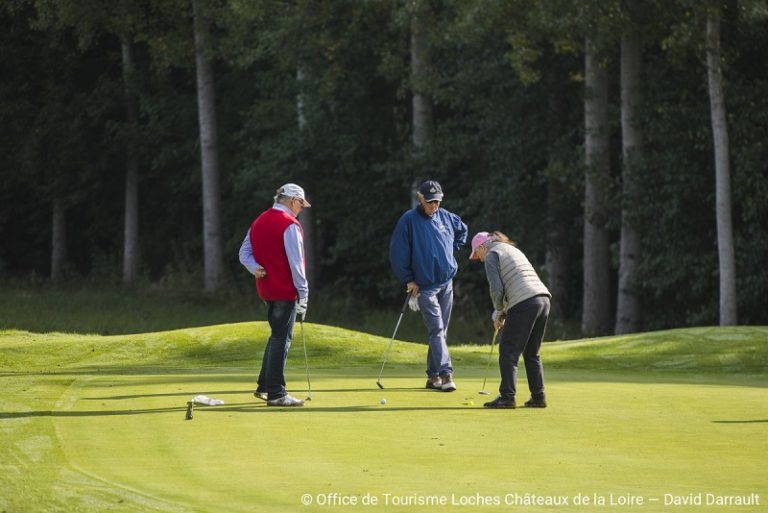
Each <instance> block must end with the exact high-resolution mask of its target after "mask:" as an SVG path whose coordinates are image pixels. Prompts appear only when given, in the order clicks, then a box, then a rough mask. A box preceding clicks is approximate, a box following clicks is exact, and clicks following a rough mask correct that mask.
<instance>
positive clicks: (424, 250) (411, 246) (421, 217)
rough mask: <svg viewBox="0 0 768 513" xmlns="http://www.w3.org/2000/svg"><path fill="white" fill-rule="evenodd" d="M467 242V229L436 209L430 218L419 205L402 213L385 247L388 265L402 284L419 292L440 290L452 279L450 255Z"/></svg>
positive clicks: (453, 269) (453, 264) (453, 260)
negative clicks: (411, 283) (387, 251)
mask: <svg viewBox="0 0 768 513" xmlns="http://www.w3.org/2000/svg"><path fill="white" fill-rule="evenodd" d="M466 242H467V225H466V224H464V223H463V222H462V220H461V218H460V217H459V216H457V215H456V214H452V213H451V212H448V211H447V210H445V209H443V208H440V209H439V210H438V211H437V212H435V214H434V215H433V216H432V217H429V216H427V215H426V214H425V213H424V210H422V208H421V206H420V205H417V206H416V207H415V208H413V209H411V210H409V211H407V212H406V213H404V214H403V215H402V216H401V217H400V220H399V221H398V222H397V226H395V231H394V233H393V234H392V240H391V241H390V243H389V262H390V264H391V265H392V270H393V271H394V272H395V274H396V275H397V277H398V278H399V279H400V281H402V282H403V283H408V282H411V281H414V282H416V284H417V285H418V286H419V288H420V289H424V290H430V289H436V288H439V287H442V286H443V285H446V284H447V283H448V282H449V281H451V280H452V279H453V277H454V276H456V271H457V270H458V268H459V266H458V264H457V263H456V258H455V257H454V256H453V252H454V251H455V250H458V249H459V248H460V247H461V246H463V245H464V244H465V243H466Z"/></svg>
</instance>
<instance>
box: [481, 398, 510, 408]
mask: <svg viewBox="0 0 768 513" xmlns="http://www.w3.org/2000/svg"><path fill="white" fill-rule="evenodd" d="M483 407H484V408H507V409H510V410H513V409H515V400H514V399H504V398H503V397H502V396H498V397H497V398H496V399H494V400H493V401H490V402H487V403H485V404H483Z"/></svg>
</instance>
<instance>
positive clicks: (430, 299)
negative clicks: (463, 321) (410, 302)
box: [419, 281, 453, 377]
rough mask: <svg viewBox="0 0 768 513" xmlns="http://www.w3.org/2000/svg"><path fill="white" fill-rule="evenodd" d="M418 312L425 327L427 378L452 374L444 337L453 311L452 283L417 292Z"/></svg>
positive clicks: (446, 334) (449, 356)
mask: <svg viewBox="0 0 768 513" xmlns="http://www.w3.org/2000/svg"><path fill="white" fill-rule="evenodd" d="M419 310H421V317H422V318H423V319H424V324H425V325H426V327H427V342H428V343H429V350H428V351H427V376H429V377H432V376H444V375H446V374H453V366H452V365H451V355H450V353H449V352H448V344H447V343H446V337H447V336H448V324H449V323H450V322H451V310H453V282H452V281H449V282H448V283H447V284H446V285H445V286H443V287H440V288H437V289H430V290H423V289H422V290H420V291H419Z"/></svg>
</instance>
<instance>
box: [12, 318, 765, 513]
mask: <svg viewBox="0 0 768 513" xmlns="http://www.w3.org/2000/svg"><path fill="white" fill-rule="evenodd" d="M304 329H305V339H306V342H307V346H308V350H309V354H310V371H311V378H312V392H313V400H312V401H311V402H308V403H307V405H306V406H305V407H304V408H301V409H275V408H269V407H266V406H265V405H264V403H263V402H260V401H258V400H256V399H254V398H253V396H252V395H251V393H252V390H253V381H254V377H255V373H256V370H257V366H258V361H259V358H260V355H261V350H262V349H263V343H264V340H265V337H266V333H267V331H266V326H265V325H264V324H263V323H241V324H232V325H221V326H212V327H206V328H194V329H184V330H177V331H169V332H157V333H145V334H138V335H130V336H115V337H100V336H93V335H90V336H89V335H79V334H57V333H53V334H33V333H28V332H22V331H6V332H0V389H2V390H3V393H2V394H0V433H2V437H3V444H2V445H0V462H2V463H0V465H2V469H1V470H2V472H0V490H2V492H1V493H0V511H5V512H8V513H10V512H14V513H15V512H21V511H23V512H43V511H45V512H48V511H94V512H96V511H107V510H108V511H124V512H144V511H147V512H151V511H199V512H253V511H259V512H270V511H274V512H285V511H307V512H314V511H359V510H361V509H362V510H364V511H377V512H378V511H426V510H430V509H435V506H426V505H419V504H411V505H410V506H404V505H399V504H393V503H394V502H400V503H408V502H410V503H414V502H418V501H429V500H443V499H444V500H446V501H448V504H447V505H445V506H439V507H438V509H440V510H447V511H573V512H580V511H584V512H598V511H599V512H602V511H622V512H624V511H627V510H629V511H649V512H660V511H675V512H677V511H680V512H693V511H697V512H699V511H701V510H702V509H704V510H705V511H718V512H720V511H728V512H731V511H733V512H739V511H745V512H755V513H757V512H759V511H762V510H764V508H765V504H766V502H767V501H768V489H767V488H766V482H768V481H766V474H765V471H764V462H763V459H764V455H765V454H766V452H767V450H768V437H766V436H765V434H766V426H768V401H767V400H766V385H768V380H766V374H767V373H768V328H765V327H742V328H725V329H720V328H699V329H692V330H674V331H668V332H657V333H649V334H642V335H633V336H627V337H611V338H605V339H594V340H585V341H578V342H558V343H550V344H546V345H545V347H544V349H543V353H542V354H543V358H544V361H545V365H546V379H547V387H548V395H549V400H550V407H549V408H547V409H545V410H531V409H517V410H505V411H488V410H484V409H482V408H481V402H482V401H483V400H488V399H490V398H492V397H493V396H481V395H478V393H477V392H478V391H479V390H480V387H481V384H482V380H483V375H484V372H485V363H486V357H487V354H488V349H489V347H488V346H484V347H483V346H477V347H475V346H462V347H456V348H453V349H452V353H453V355H454V363H455V366H456V368H457V383H458V385H459V390H458V391H456V392H454V393H451V394H446V393H439V392H431V391H427V390H425V389H423V388H422V387H423V385H424V375H423V364H422V361H423V359H424V357H425V347H424V346H422V345H416V344H409V343H404V342H397V343H396V344H395V346H394V349H393V351H392V353H391V355H390V362H391V364H388V365H387V367H386V368H385V372H384V377H383V379H382V382H383V383H384V385H385V387H386V388H385V390H379V389H378V388H377V387H376V384H375V380H376V376H377V374H378V371H379V365H380V362H381V356H382V355H383V352H384V350H385V348H386V346H387V344H388V342H389V340H388V339H387V338H386V337H376V336H371V335H366V334H363V333H359V332H354V331H349V330H343V329H339V328H332V327H328V326H323V325H319V324H314V323H307V324H306V325H305V327H304ZM288 386H289V389H290V390H291V391H292V392H293V393H294V394H295V395H296V396H298V397H302V398H303V397H305V396H306V394H307V387H306V376H305V373H304V362H303V353H302V350H301V331H300V327H299V326H298V325H297V327H296V332H295V337H294V346H293V348H292V352H291V356H290V358H289V373H288ZM497 386H498V372H497V370H496V366H495V363H492V365H491V374H490V377H489V379H488V386H487V387H486V388H487V389H488V390H491V391H492V390H493V389H494V388H496V387H497ZM520 386H521V389H522V390H525V376H524V372H521V376H520ZM199 393H201V394H206V395H209V396H212V397H216V398H221V399H224V400H225V402H226V404H225V405H223V406H217V407H207V408H206V407H199V408H197V409H196V410H195V415H194V420H191V421H186V420H184V413H185V406H186V401H187V400H189V399H190V398H192V397H193V396H194V395H196V394H199ZM381 398H386V399H387V404H386V405H381V404H380V402H379V401H380V399H381ZM525 398H526V396H521V398H520V399H521V401H520V402H522V401H523V400H524V399H525ZM470 403H474V404H470ZM699 493H701V494H704V495H703V496H702V497H703V500H706V497H707V496H706V494H708V493H709V494H714V495H729V496H734V495H738V496H747V497H749V496H750V494H759V495H760V500H761V502H760V506H741V507H737V506H720V507H718V506H710V507H706V506H698V505H686V506H675V507H672V506H665V505H664V500H665V494H670V495H675V496H681V497H689V496H690V497H694V498H695V497H696V496H697V494H699ZM305 494H308V496H309V497H310V498H311V500H312V504H311V505H310V506H303V505H302V497H303V496H304V495H305ZM526 494H528V495H526ZM578 494H583V495H585V496H588V497H589V498H590V500H594V499H595V498H597V499H598V500H599V499H601V498H603V499H605V500H606V503H607V505H605V506H597V505H594V504H589V505H575V504H574V499H575V497H576V496H577V495H578ZM532 495H536V496H538V497H540V498H541V499H542V500H547V498H549V499H551V500H556V499H555V498H556V497H563V496H564V497H566V498H568V500H569V504H568V505H567V506H562V505H561V506H559V507H555V506H550V507H547V506H526V505H521V504H517V505H505V504H504V502H505V501H506V500H519V501H526V500H530V499H531V497H532ZM611 495H613V501H614V502H616V503H618V502H620V501H635V502H637V501H639V500H640V499H639V498H640V497H642V499H643V500H644V501H645V502H644V505H642V506H639V505H635V506H622V505H619V504H613V505H611V504H610V501H611ZM366 496H367V497H369V498H376V499H377V500H378V504H376V505H375V506H363V505H362V504H361V502H362V501H363V499H364V498H365V497H366ZM653 499H658V500H659V502H651V501H652V500H653ZM353 500H356V501H358V503H357V505H343V504H340V503H341V502H343V501H353ZM557 500H560V499H557ZM318 501H320V502H322V501H326V502H328V503H331V504H326V505H321V504H318ZM452 501H455V502H464V503H466V502H473V501H474V502H475V503H477V502H478V501H481V502H483V503H484V504H485V503H490V505H487V504H486V505H475V506H466V505H463V506H462V505H456V504H452ZM495 501H499V502H500V503H501V504H500V505H494V504H493V502H495ZM387 502H388V503H389V504H387Z"/></svg>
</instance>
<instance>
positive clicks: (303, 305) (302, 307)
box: [296, 297, 309, 321]
mask: <svg viewBox="0 0 768 513" xmlns="http://www.w3.org/2000/svg"><path fill="white" fill-rule="evenodd" d="M308 303H309V298H308V297H302V298H299V300H298V301H296V315H300V316H301V320H302V321H303V320H304V317H306V315H307V304H308Z"/></svg>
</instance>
